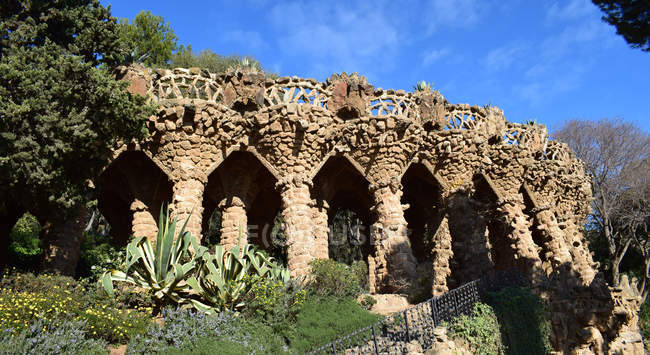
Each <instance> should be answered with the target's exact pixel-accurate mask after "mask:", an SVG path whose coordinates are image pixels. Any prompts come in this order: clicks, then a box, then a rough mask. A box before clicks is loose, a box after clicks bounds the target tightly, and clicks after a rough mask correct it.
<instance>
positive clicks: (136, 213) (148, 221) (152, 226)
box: [130, 199, 158, 241]
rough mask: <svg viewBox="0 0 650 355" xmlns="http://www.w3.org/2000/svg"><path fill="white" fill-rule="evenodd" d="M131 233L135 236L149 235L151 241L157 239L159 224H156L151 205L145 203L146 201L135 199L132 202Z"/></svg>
mask: <svg viewBox="0 0 650 355" xmlns="http://www.w3.org/2000/svg"><path fill="white" fill-rule="evenodd" d="M130 210H131V216H132V221H131V233H133V236H135V237H147V239H149V241H154V240H156V235H157V233H158V226H157V224H156V219H154V216H153V215H152V214H151V211H150V210H149V206H147V205H145V204H144V202H142V201H140V200H138V199H135V200H133V202H131V207H130Z"/></svg>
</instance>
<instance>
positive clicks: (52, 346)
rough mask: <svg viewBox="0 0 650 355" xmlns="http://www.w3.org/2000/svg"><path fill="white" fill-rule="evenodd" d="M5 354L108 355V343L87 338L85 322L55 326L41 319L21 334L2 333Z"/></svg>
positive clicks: (13, 332)
mask: <svg viewBox="0 0 650 355" xmlns="http://www.w3.org/2000/svg"><path fill="white" fill-rule="evenodd" d="M0 340H2V341H1V342H0V353H2V354H107V353H108V350H107V348H106V342H105V341H103V340H96V339H87V338H86V331H85V324H84V323H83V322H63V323H60V324H57V325H56V326H53V325H52V324H50V323H47V322H45V321H42V320H39V321H36V322H35V323H34V324H32V325H31V326H29V327H27V328H25V329H23V330H22V331H20V332H17V331H16V330H14V329H5V330H2V333H1V334H0Z"/></svg>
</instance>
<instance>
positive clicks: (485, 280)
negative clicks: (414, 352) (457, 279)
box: [309, 270, 526, 354]
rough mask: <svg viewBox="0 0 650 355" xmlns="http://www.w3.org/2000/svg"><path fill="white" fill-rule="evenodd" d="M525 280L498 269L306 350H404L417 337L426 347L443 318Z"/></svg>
mask: <svg viewBox="0 0 650 355" xmlns="http://www.w3.org/2000/svg"><path fill="white" fill-rule="evenodd" d="M525 284H526V282H525V280H524V278H523V276H522V274H521V273H520V272H519V271H518V270H505V271H497V272H494V273H492V274H489V275H486V276H484V277H482V278H480V279H478V280H474V281H471V282H469V283H466V284H464V285H462V286H460V287H458V288H455V289H453V290H451V291H449V292H447V293H445V294H443V295H440V296H437V297H432V298H430V299H429V300H427V301H424V302H422V303H419V304H417V305H415V306H413V307H411V308H409V309H406V310H404V311H401V312H399V313H395V314H393V315H391V316H388V317H386V318H384V319H382V320H380V321H378V322H377V323H374V324H372V325H370V326H367V327H365V328H362V329H359V330H356V331H354V332H352V333H350V334H348V335H344V336H342V337H340V338H339V339H336V340H335V341H333V342H331V343H328V344H325V345H323V346H321V347H319V348H316V349H313V350H312V351H311V352H309V353H310V354H337V353H341V354H395V353H400V354H402V353H406V350H407V349H406V347H407V345H408V344H409V343H410V342H412V341H417V342H418V343H419V344H420V346H421V347H422V349H423V350H427V349H429V348H431V347H432V345H433V342H434V341H435V336H434V329H435V328H436V327H438V326H439V325H441V324H442V323H443V322H450V321H451V320H453V319H454V318H456V317H458V316H460V315H463V314H465V315H471V313H472V309H473V308H474V304H476V303H477V302H480V301H481V300H484V299H485V297H486V295H487V293H488V292H493V291H496V290H499V289H501V288H503V287H508V286H523V285H525Z"/></svg>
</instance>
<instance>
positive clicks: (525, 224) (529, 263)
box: [497, 198, 542, 281]
mask: <svg viewBox="0 0 650 355" xmlns="http://www.w3.org/2000/svg"><path fill="white" fill-rule="evenodd" d="M524 207H525V206H524V202H523V201H521V199H520V198H511V199H508V200H506V201H504V202H501V204H500V206H499V207H498V208H497V213H498V214H499V215H500V216H501V218H502V219H503V222H504V223H505V226H506V230H507V233H506V236H507V238H508V239H510V246H511V248H513V251H514V257H515V259H516V260H515V263H516V265H517V266H518V267H519V268H520V269H521V271H522V272H523V273H524V275H526V276H527V277H528V278H529V279H530V280H532V281H539V280H540V278H541V277H542V275H541V274H542V261H541V259H540V258H539V254H538V252H537V247H536V245H535V242H534V241H533V235H532V233H531V231H530V227H531V225H532V223H531V221H529V220H528V218H527V217H526V214H525V213H524Z"/></svg>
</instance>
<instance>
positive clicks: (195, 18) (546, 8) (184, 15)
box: [102, 0, 650, 131]
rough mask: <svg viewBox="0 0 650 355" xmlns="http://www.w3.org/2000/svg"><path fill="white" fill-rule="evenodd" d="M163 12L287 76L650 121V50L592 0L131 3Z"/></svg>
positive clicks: (547, 114)
mask: <svg viewBox="0 0 650 355" xmlns="http://www.w3.org/2000/svg"><path fill="white" fill-rule="evenodd" d="M102 3H103V4H104V5H108V4H110V5H111V9H112V12H113V15H114V16H116V17H118V18H129V19H132V18H134V17H135V15H136V14H137V13H138V12H140V11H141V10H149V11H151V12H152V13H153V14H156V15H159V16H162V17H163V18H164V19H165V20H166V21H167V22H169V24H170V25H171V27H172V28H173V29H174V32H175V33H176V35H177V36H178V38H179V43H180V44H191V45H192V48H193V49H194V50H202V49H205V48H210V49H212V50H213V51H214V52H216V53H219V54H224V55H227V54H240V55H247V54H248V55H252V56H253V57H255V58H256V59H258V60H259V61H260V62H261V63H262V65H263V66H264V67H265V68H269V69H270V70H272V71H275V72H277V73H279V74H281V75H298V76H302V77H308V78H315V79H318V80H325V79H326V78H327V77H329V75H331V74H332V73H339V72H341V71H346V72H358V73H359V74H362V75H364V76H366V77H367V78H368V81H369V82H370V83H371V84H373V85H374V86H375V87H382V88H394V89H404V90H407V91H409V90H412V87H413V85H414V84H415V83H416V82H417V81H419V80H426V81H427V82H433V83H434V87H435V88H436V89H439V90H440V91H441V93H442V94H443V95H444V96H445V97H446V98H447V99H448V100H449V101H450V102H453V103H469V104H472V105H474V104H476V105H485V104H488V103H491V104H492V105H496V106H499V107H500V108H501V109H503V110H504V112H505V114H506V117H507V118H508V119H509V120H510V121H515V122H522V121H525V120H526V119H537V121H538V122H539V123H544V124H546V125H547V126H548V127H549V128H550V129H552V128H553V127H556V126H557V125H559V124H560V123H561V122H563V121H565V120H568V119H571V118H582V119H599V118H603V117H612V118H620V119H623V120H626V121H631V122H634V123H636V124H638V125H639V126H641V127H642V128H643V129H644V130H645V131H650V114H649V112H650V107H649V106H650V87H649V86H650V53H648V52H642V51H641V50H639V49H632V48H630V47H629V46H628V45H627V44H626V43H625V41H624V40H623V38H622V37H620V36H618V35H616V33H615V32H616V31H615V28H614V27H612V26H609V25H608V24H606V23H604V22H603V21H601V19H600V18H601V16H602V14H601V12H600V10H599V9H598V8H597V7H596V6H595V5H593V4H592V3H591V1H590V0H561V1H529V0H505V1H504V0H501V1H496V0H427V1H409V0H406V1H367V0H366V1H363V0H361V1H357V0H350V1H323V0H321V1H314V2H311V1H278V0H276V1H268V0H250V1H247V0H239V1H133V0H131V1H122V0H102Z"/></svg>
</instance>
